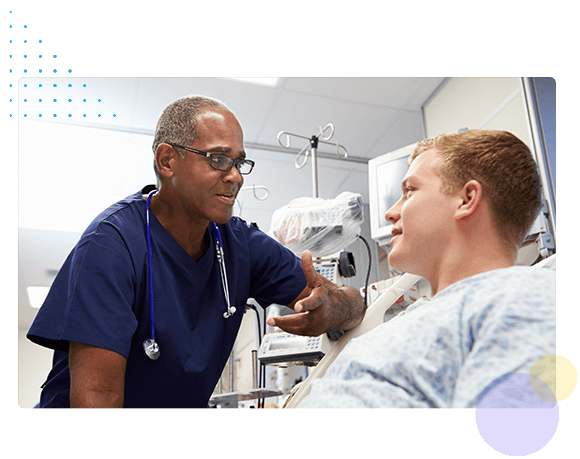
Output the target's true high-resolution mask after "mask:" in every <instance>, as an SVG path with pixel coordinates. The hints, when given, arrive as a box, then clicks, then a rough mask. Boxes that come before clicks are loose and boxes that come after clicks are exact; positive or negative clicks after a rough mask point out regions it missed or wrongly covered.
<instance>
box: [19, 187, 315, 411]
mask: <svg viewBox="0 0 580 459" xmlns="http://www.w3.org/2000/svg"><path fill="white" fill-rule="evenodd" d="M141 193H142V192H141V191H139V192H138V193H135V194H134V195H131V196H129V197H127V198H126V199H124V200H122V201H120V202H118V203H116V204H114V205H113V206H111V207H109V208H108V209H107V210H105V211H104V212H103V213H101V214H100V215H99V216H98V217H97V218H96V219H95V220H94V221H93V222H92V223H91V225H89V227H88V228H87V230H86V231H85V233H84V234H83V235H82V236H81V238H80V240H79V242H78V243H77V245H76V246H75V248H74V249H73V251H72V252H71V253H70V255H69V256H68V258H67V259H66V261H65V263H64V264H63V266H62V268H61V269H60V271H59V273H58V275H57V277H56V279H55V281H54V282H53V285H52V287H51V290H50V292H49V294H48V296H47V298H46V301H45V303H44V304H43V306H42V308H41V309H40V311H39V312H38V314H37V317H36V319H35V320H34V322H33V324H32V326H31V328H30V330H29V332H28V338H29V339H30V340H31V341H33V342H35V343H37V344H40V345H42V346H46V347H49V348H52V349H55V354H54V360H53V368H52V370H51V372H50V374H49V376H48V379H47V381H46V382H45V384H44V385H43V391H42V395H41V403H40V406H41V407H68V406H70V374H69V370H68V345H69V342H70V341H73V342H79V343H84V344H89V345H93V346H98V347H102V348H105V349H109V350H112V351H115V352H118V353H119V354H122V355H123V356H125V357H126V358H127V368H126V373H125V401H124V406H125V407H167V408H170V407H192V408H194V407H207V403H208V400H209V397H210V396H211V394H212V392H213V389H214V388H215V385H216V384H217V381H218V379H219V377H220V375H221V372H222V370H223V367H224V365H225V363H226V361H227V359H228V357H229V355H230V352H231V350H232V347H233V344H234V341H235V338H236V335H237V333H238V329H239V327H240V324H241V321H242V316H243V314H244V310H245V304H246V302H247V299H248V298H254V299H255V300H257V301H258V302H259V303H260V304H263V305H268V304H272V303H276V304H288V303H290V302H291V301H293V300H294V299H295V298H296V297H297V296H298V295H299V294H300V292H301V291H302V290H303V289H304V288H305V286H306V279H305V277H304V274H303V272H302V268H301V266H300V260H299V258H298V257H296V256H295V255H294V254H293V253H292V252H290V251H289V250H287V249H286V248H284V247H283V246H281V245H280V244H278V242H276V241H275V240H274V239H272V238H270V237H269V236H267V235H265V234H264V233H263V232H261V231H260V230H258V229H256V228H254V227H253V226H251V225H249V224H247V223H246V222H244V221H243V220H241V219H239V218H237V217H233V218H232V219H231V220H230V222H228V223H227V224H225V225H218V226H219V229H220V233H221V237H222V241H223V245H224V252H225V262H226V269H227V274H228V283H229V289H230V301H231V304H232V305H233V306H235V307H236V309H237V311H236V313H235V314H234V315H233V316H232V317H230V318H228V319H224V317H223V313H224V312H225V311H226V309H227V307H226V302H225V299H224V293H223V289H222V285H221V280H220V273H219V263H218V261H217V257H216V255H215V241H214V236H213V231H208V237H209V238H210V240H211V246H210V248H209V249H208V250H207V252H206V253H205V255H204V256H203V258H202V259H201V260H200V261H199V263H196V262H195V260H193V258H191V256H190V255H189V254H188V253H187V252H186V251H185V250H184V249H183V248H182V247H181V246H180V245H179V244H178V243H177V241H176V240H175V239H173V237H172V236H171V235H170V234H169V233H168V232H167V231H166V230H165V228H164V227H163V226H162V225H161V224H160V223H159V221H158V220H157V218H156V217H155V215H154V214H153V212H151V219H150V223H151V248H152V262H153V285H154V294H155V335H156V340H157V342H158V343H159V346H160V357H159V359H158V360H155V361H153V360H150V359H149V358H148V357H147V356H146V355H145V352H144V351H143V341H144V340H145V339H147V338H150V337H151V330H150V321H149V295H148V270H147V245H146V237H145V200H144V199H143V197H142V194H141Z"/></svg>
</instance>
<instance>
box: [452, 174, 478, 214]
mask: <svg viewBox="0 0 580 459" xmlns="http://www.w3.org/2000/svg"><path fill="white" fill-rule="evenodd" d="M459 198H460V205H459V207H458V208H457V211H456V212H455V219H456V220H461V219H463V218H468V217H470V216H472V215H473V214H474V213H475V212H476V211H477V210H478V209H479V206H480V204H481V200H482V198H483V190H482V188H481V184H480V183H479V182H478V181H477V180H470V181H469V182H467V183H465V185H463V187H462V188H461V190H460V191H459Z"/></svg>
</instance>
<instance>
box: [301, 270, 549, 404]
mask: <svg viewBox="0 0 580 459" xmlns="http://www.w3.org/2000/svg"><path fill="white" fill-rule="evenodd" d="M555 353H556V273H555V272H554V271H551V270H549V269H538V268H529V267H519V266H516V267H511V268H506V269H499V270H495V271H489V272H486V273H482V274H478V275H476V276H473V277H470V278H468V279H464V280H462V281H459V282H457V283H455V284H453V285H451V286H449V287H447V288H446V289H444V290H443V291H441V292H439V293H438V294H437V295H435V296H434V297H433V298H432V299H431V300H418V301H417V302H415V303H414V304H412V305H411V306H409V307H408V308H407V310H406V311H403V312H401V313H400V314H399V315H397V316H396V317H395V318H393V319H392V320H390V321H388V322H386V323H384V324H381V325H380V326H378V327H376V328H375V329H374V330H372V331H370V332H369V333H367V334H365V335H363V336H361V337H358V338H355V339H353V340H352V341H351V342H350V343H349V344H348V345H347V346H346V347H345V349H344V350H343V351H342V353H341V354H340V355H339V356H338V357H337V358H336V360H335V361H334V363H333V364H332V365H331V366H330V367H329V369H328V370H327V373H326V375H325V376H324V377H323V378H321V379H318V380H315V381H313V382H312V384H311V392H310V394H309V395H308V396H307V397H306V398H305V399H304V400H303V402H302V403H301V404H300V405H299V408H317V407H320V408H323V407H326V408H333V407H336V408H350V407H352V408H364V407H369V408H371V407H376V408H395V407H407V408H409V407H474V406H475V405H476V404H477V401H478V396H479V394H480V393H481V392H482V391H483V390H484V389H485V387H486V386H487V385H488V384H489V383H490V382H491V381H493V380H494V379H495V378H497V377H499V376H502V375H505V374H507V373H529V372H530V370H531V368H532V365H533V364H534V362H536V360H537V359H539V358H540V357H543V356H544V355H548V354H555Z"/></svg>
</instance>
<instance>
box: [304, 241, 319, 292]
mask: <svg viewBox="0 0 580 459" xmlns="http://www.w3.org/2000/svg"><path fill="white" fill-rule="evenodd" d="M301 260H302V271H303V272H304V276H305V277H306V284H307V285H308V286H309V287H312V286H313V285H314V284H315V282H316V271H315V270H314V263H313V262H312V254H311V253H310V251H308V250H305V251H304V252H302V257H301Z"/></svg>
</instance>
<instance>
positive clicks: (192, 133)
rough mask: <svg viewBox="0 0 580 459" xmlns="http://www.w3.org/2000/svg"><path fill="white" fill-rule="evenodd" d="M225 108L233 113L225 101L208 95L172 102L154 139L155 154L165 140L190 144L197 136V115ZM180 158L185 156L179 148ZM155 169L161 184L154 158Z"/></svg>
mask: <svg viewBox="0 0 580 459" xmlns="http://www.w3.org/2000/svg"><path fill="white" fill-rule="evenodd" d="M210 109H214V110H216V109H217V110H225V111H228V112H230V113H233V112H232V110H231V109H230V108H229V107H228V106H227V105H226V104H224V103H223V102H220V101H219V100H217V99H213V98H211V97H206V96H198V95H189V96H185V97H180V98H179V99H177V100H174V101H173V102H171V103H170V104H169V105H168V106H167V107H165V108H164V109H163V112H162V113H161V116H160V117H159V120H158V121H157V127H156V128H155V137H154V139H153V145H152V148H153V155H154V156H155V155H156V153H157V147H159V145H161V144H162V143H165V142H170V143H176V144H178V145H183V146H189V145H191V144H192V143H193V141H194V140H195V138H196V137H197V116H198V115H199V114H201V113H203V112H205V111H206V110H210ZM177 153H178V155H179V157H180V158H183V157H184V156H185V153H184V152H182V151H181V150H177ZM153 169H154V170H155V175H156V176H157V182H158V184H159V181H160V174H159V171H158V170H157V162H156V161H155V158H154V159H153Z"/></svg>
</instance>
